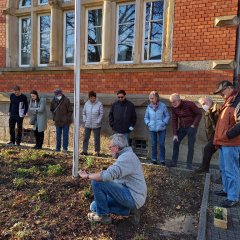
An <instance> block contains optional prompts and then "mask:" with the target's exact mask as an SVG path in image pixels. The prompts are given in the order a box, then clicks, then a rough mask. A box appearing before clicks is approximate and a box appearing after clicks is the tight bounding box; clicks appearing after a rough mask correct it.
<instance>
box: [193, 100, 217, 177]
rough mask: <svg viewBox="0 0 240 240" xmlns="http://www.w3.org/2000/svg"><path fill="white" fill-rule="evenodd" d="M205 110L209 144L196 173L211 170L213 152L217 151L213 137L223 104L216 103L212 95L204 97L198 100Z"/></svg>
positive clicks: (205, 147)
mask: <svg viewBox="0 0 240 240" xmlns="http://www.w3.org/2000/svg"><path fill="white" fill-rule="evenodd" d="M198 102H199V103H200V104H201V105H202V108H203V110H204V111H205V114H204V120H205V130H206V136H207V141H208V142H207V144H206V145H205V146H204V149H203V159H202V164H201V166H200V168H198V169H196V170H195V173H205V172H208V171H209V165H210V161H211V158H212V156H213V154H214V153H215V152H216V151H217V149H216V148H215V146H214V145H213V137H214V133H215V129H216V125H217V120H218V116H219V111H220V108H221V106H220V105H219V104H218V103H214V102H213V100H212V98H211V97H202V98H200V99H199V100H198Z"/></svg>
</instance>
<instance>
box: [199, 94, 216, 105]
mask: <svg viewBox="0 0 240 240" xmlns="http://www.w3.org/2000/svg"><path fill="white" fill-rule="evenodd" d="M198 102H199V103H200V104H201V105H202V104H203V103H209V104H210V105H209V106H211V105H212V103H213V100H212V98H211V97H210V96H205V97H201V98H199V100H198Z"/></svg>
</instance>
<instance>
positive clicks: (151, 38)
mask: <svg viewBox="0 0 240 240" xmlns="http://www.w3.org/2000/svg"><path fill="white" fill-rule="evenodd" d="M163 18H164V1H163V0H161V1H152V2H146V3H145V17H144V19H145V20H144V22H145V25H144V46H143V55H144V56H143V59H144V61H161V60H162V46H163V44H162V39H163Z"/></svg>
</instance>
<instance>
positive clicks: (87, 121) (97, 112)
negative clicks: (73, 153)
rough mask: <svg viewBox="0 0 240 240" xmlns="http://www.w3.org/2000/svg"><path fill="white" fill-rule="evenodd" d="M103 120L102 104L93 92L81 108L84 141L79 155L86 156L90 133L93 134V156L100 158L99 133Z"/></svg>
mask: <svg viewBox="0 0 240 240" xmlns="http://www.w3.org/2000/svg"><path fill="white" fill-rule="evenodd" d="M102 119H103V104H102V103H101V102H100V101H99V100H98V98H97V94H96V93H95V92H94V91H90V92H89V93H88V101H87V102H86V103H85V105H84V107H83V123H84V139H83V151H82V153H81V154H83V155H88V153H87V151H88V143H89V139H90V136H91V131H93V134H94V149H95V154H96V155H97V156H100V132H101V126H102Z"/></svg>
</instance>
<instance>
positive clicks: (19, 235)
mask: <svg viewBox="0 0 240 240" xmlns="http://www.w3.org/2000/svg"><path fill="white" fill-rule="evenodd" d="M8 234H11V236H12V238H13V239H19V240H20V239H21V240H25V239H31V238H32V237H33V231H32V230H31V229H30V226H29V225H28V224H27V223H24V222H17V223H15V224H14V225H13V226H12V227H11V228H10V230H9V232H8Z"/></svg>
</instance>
